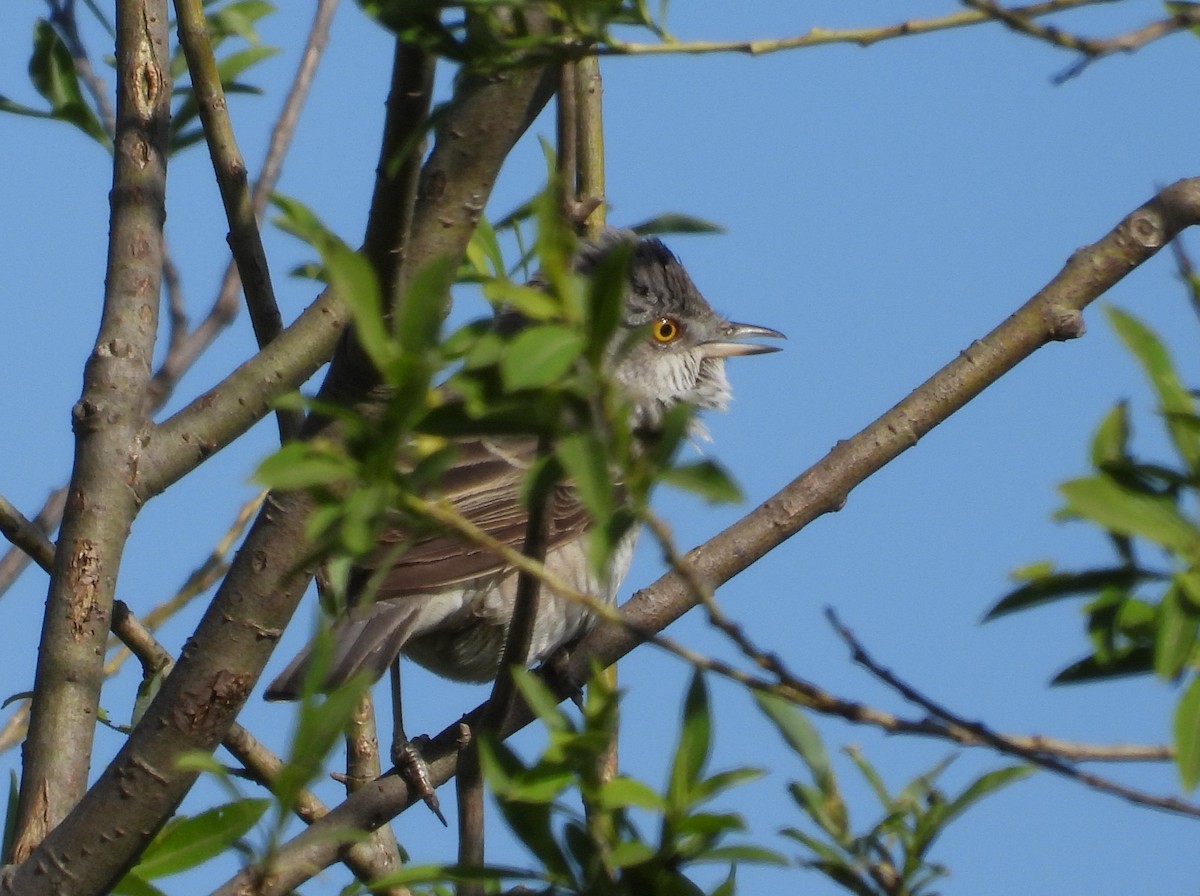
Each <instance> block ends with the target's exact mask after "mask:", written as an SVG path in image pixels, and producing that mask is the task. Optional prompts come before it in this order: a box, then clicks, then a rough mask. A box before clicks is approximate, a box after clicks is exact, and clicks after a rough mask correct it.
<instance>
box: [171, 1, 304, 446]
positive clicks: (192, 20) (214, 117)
mask: <svg viewBox="0 0 1200 896" xmlns="http://www.w3.org/2000/svg"><path fill="white" fill-rule="evenodd" d="M174 3H175V12H176V15H177V16H178V19H179V24H178V30H179V43H180V45H181V46H182V48H183V54H184V56H185V57H186V58H187V64H188V73H189V75H190V76H191V81H192V92H193V94H194V95H195V97H196V103H197V107H198V109H199V112H200V123H201V124H202V125H203V128H204V138H205V140H206V141H207V143H208V154H209V156H210V158H211V159H212V163H213V171H214V172H215V174H216V177H217V186H218V188H219V189H220V192H221V201H222V203H223V204H224V206H225V217H226V219H227V220H228V221H229V248H230V249H232V250H233V260H234V262H235V263H236V264H237V269H238V276H239V277H240V278H241V281H242V288H243V291H244V292H245V295H246V307H247V308H248V309H249V311H250V322H251V324H252V326H253V328H254V336H255V338H256V339H257V340H258V345H259V347H260V348H261V347H262V346H264V345H266V344H267V343H268V342H270V341H271V340H273V339H274V338H275V337H277V336H278V335H279V333H280V331H281V330H282V329H283V318H282V316H281V315H280V313H279V305H278V303H277V302H276V301H275V289H274V287H273V286H272V284H271V273H270V270H269V269H268V266H267V253H266V252H265V251H264V249H263V245H262V236H261V234H260V233H259V231H258V216H257V215H256V214H255V210H254V202H253V200H252V199H251V197H250V189H249V185H248V183H247V178H246V163H245V162H244V161H243V160H242V154H241V151H240V150H239V149H238V146H237V140H236V138H235V137H234V133H233V123H232V122H231V121H230V120H229V113H228V108H227V104H226V101H225V88H224V87H223V86H222V85H221V75H220V72H219V71H218V70H217V60H216V57H215V56H214V55H213V48H212V41H211V40H210V39H209V36H208V22H207V20H206V19H205V15H204V7H203V5H202V4H201V0H174ZM276 416H277V418H278V421H279V438H280V441H287V440H288V439H289V438H292V437H294V436H295V435H296V434H297V433H298V432H299V429H300V421H301V417H300V413H299V412H298V411H295V410H278V411H276Z"/></svg>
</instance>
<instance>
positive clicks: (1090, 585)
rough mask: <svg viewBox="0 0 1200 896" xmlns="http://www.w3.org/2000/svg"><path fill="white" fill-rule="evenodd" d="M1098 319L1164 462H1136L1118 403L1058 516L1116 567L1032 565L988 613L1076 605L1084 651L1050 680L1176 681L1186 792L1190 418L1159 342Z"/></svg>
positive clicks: (1198, 441)
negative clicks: (1083, 626) (1088, 532)
mask: <svg viewBox="0 0 1200 896" xmlns="http://www.w3.org/2000/svg"><path fill="white" fill-rule="evenodd" d="M1108 317H1109V320H1110V322H1111V323H1112V326H1113V328H1114V329H1115V330H1116V332H1117V334H1118V335H1119V336H1120V338H1121V341H1122V342H1123V343H1124V344H1125V346H1126V348H1127V349H1128V350H1129V351H1130V352H1131V353H1132V354H1133V355H1134V357H1135V358H1136V359H1137V361H1138V364H1139V366H1140V367H1141V369H1142V372H1143V374H1144V375H1145V377H1146V379H1147V381H1148V382H1149V384H1150V385H1151V387H1152V389H1153V391H1154V394H1155V396H1156V398H1157V402H1158V408H1157V411H1158V415H1159V417H1160V420H1161V422H1162V425H1163V427H1164V430H1165V434H1166V437H1167V443H1168V444H1169V445H1170V447H1171V450H1172V454H1173V456H1172V457H1171V458H1170V459H1168V460H1167V461H1165V462H1153V461H1146V460H1143V459H1141V458H1139V457H1138V456H1137V455H1135V454H1134V453H1133V451H1132V448H1131V444H1130V442H1131V425H1130V419H1129V416H1130V415H1129V408H1128V406H1127V404H1126V403H1124V402H1121V403H1118V404H1117V405H1116V406H1114V407H1113V409H1112V410H1111V411H1109V413H1108V414H1107V415H1106V416H1105V418H1104V419H1103V420H1102V421H1101V423H1100V425H1099V427H1098V428H1097V430H1096V433H1095V435H1094V436H1093V438H1092V444H1091V465H1092V469H1093V472H1092V475H1090V476H1087V477H1083V478H1079V479H1073V480H1070V481H1068V482H1065V483H1063V484H1062V485H1061V486H1060V487H1059V491H1060V492H1061V494H1062V496H1063V499H1064V505H1063V507H1062V509H1061V510H1060V511H1059V512H1058V516H1059V518H1060V519H1070V520H1082V521H1084V522H1087V523H1088V524H1090V525H1092V526H1095V527H1097V528H1099V529H1100V530H1101V531H1103V532H1104V534H1105V535H1106V537H1107V539H1108V541H1109V543H1110V544H1111V545H1112V548H1113V551H1114V553H1115V555H1116V556H1115V562H1113V563H1111V564H1108V565H1105V566H1100V567H1095V568H1091V569H1083V570H1075V571H1062V570H1058V569H1056V568H1055V566H1054V564H1053V563H1050V562H1040V563H1036V564H1032V565H1029V566H1026V567H1023V568H1022V569H1019V570H1017V571H1016V573H1015V576H1016V578H1017V579H1018V580H1019V581H1020V584H1019V585H1018V587H1017V588H1016V589H1014V590H1013V591H1012V592H1010V593H1009V594H1008V595H1006V596H1005V597H1004V598H1003V599H1002V600H1001V601H1000V602H999V603H997V604H996V606H994V607H993V608H992V610H991V611H990V613H989V614H988V618H995V617H997V616H1001V615H1004V614H1006V613H1012V612H1016V611H1018V610H1027V609H1030V608H1032V607H1036V606H1040V605H1042V604H1045V603H1047V602H1050V601H1056V600H1061V599H1064V598H1079V597H1083V598H1086V599H1087V600H1086V603H1085V604H1084V613H1085V614H1086V617H1087V633H1088V638H1089V640H1090V642H1091V652H1090V653H1089V654H1088V655H1086V656H1084V657H1082V658H1080V659H1079V660H1077V661H1075V662H1073V663H1071V664H1070V665H1069V666H1067V667H1066V668H1065V669H1063V670H1062V671H1061V672H1059V673H1058V675H1057V676H1056V677H1055V679H1054V681H1055V682H1056V683H1071V682H1085V681H1095V680H1099V679H1104V678H1109V677H1112V676H1117V675H1135V674H1147V673H1151V672H1153V673H1154V674H1156V675H1158V676H1159V677H1160V678H1162V679H1164V680H1167V681H1177V682H1185V683H1186V687H1185V690H1184V694H1183V697H1182V699H1181V700H1180V702H1179V704H1178V706H1177V709H1176V716H1175V746H1176V750H1177V756H1178V762H1179V770H1180V774H1181V777H1182V779H1183V782H1184V784H1185V786H1187V787H1189V788H1190V787H1194V786H1195V785H1196V784H1197V783H1198V782H1200V677H1198V676H1197V675H1196V667H1197V660H1200V523H1198V521H1197V516H1196V512H1197V497H1198V495H1200V415H1198V414H1197V407H1196V396H1195V393H1193V392H1192V391H1190V390H1188V389H1187V388H1186V387H1185V386H1184V384H1183V382H1182V379H1181V377H1180V376H1179V373H1178V371H1177V369H1176V367H1175V364H1174V362H1173V361H1172V359H1171V356H1170V353H1169V352H1168V350H1167V348H1166V346H1165V345H1164V344H1163V342H1162V340H1160V339H1159V337H1158V336H1157V335H1156V334H1155V333H1153V332H1152V331H1151V330H1150V329H1149V328H1148V327H1147V326H1146V325H1145V324H1144V323H1142V322H1141V321H1139V320H1138V319H1137V318H1135V317H1134V316H1132V315H1130V314H1128V313H1126V312H1124V311H1119V310H1117V309H1109V311H1108Z"/></svg>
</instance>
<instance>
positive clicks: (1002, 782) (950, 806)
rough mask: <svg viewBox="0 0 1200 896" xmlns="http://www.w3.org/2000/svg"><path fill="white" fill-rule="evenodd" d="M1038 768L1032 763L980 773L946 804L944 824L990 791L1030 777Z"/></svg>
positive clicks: (943, 817) (992, 791)
mask: <svg viewBox="0 0 1200 896" xmlns="http://www.w3.org/2000/svg"><path fill="white" fill-rule="evenodd" d="M1036 771H1037V769H1036V768H1035V767H1033V766H1031V765H1010V766H1006V767H1005V768H998V769H995V770H994V771H990V772H987V773H985V774H982V775H980V776H979V777H978V778H976V779H975V780H974V781H972V782H971V783H970V785H968V786H967V788H966V789H965V790H963V792H962V793H960V794H959V795H958V796H957V797H955V798H954V799H953V800H951V801H950V802H949V803H947V804H946V809H945V813H944V815H943V816H942V826H943V827H944V826H945V824H946V823H947V822H949V821H950V820H951V819H952V818H955V817H957V816H959V815H961V814H962V813H963V812H965V811H966V810H967V809H969V808H970V807H971V806H973V805H975V803H977V802H979V801H980V800H981V799H983V798H984V797H985V796H987V795H988V794H990V793H994V792H996V791H997V790H999V789H1000V788H1001V787H1007V786H1008V785H1009V784H1013V783H1015V782H1017V781H1020V780H1023V779H1025V778H1028V777H1029V776H1030V775H1032V774H1033V773H1034V772H1036Z"/></svg>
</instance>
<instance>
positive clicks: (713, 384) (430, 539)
mask: <svg viewBox="0 0 1200 896" xmlns="http://www.w3.org/2000/svg"><path fill="white" fill-rule="evenodd" d="M620 246H624V247H625V250H626V251H628V252H629V261H628V277H627V281H626V284H625V294H624V305H623V310H622V316H621V320H620V326H619V327H618V328H617V330H618V333H617V335H616V336H615V337H614V345H613V350H612V351H610V352H609V353H608V355H609V357H611V359H612V361H611V364H612V367H611V371H610V372H611V377H612V380H613V382H614V383H615V384H616V386H617V388H618V389H619V390H620V391H621V393H622V394H623V397H624V398H625V399H626V401H627V403H628V406H629V407H630V408H631V414H632V415H633V420H632V424H633V429H634V431H636V432H641V433H652V432H654V430H655V427H656V426H658V425H660V424H661V423H662V421H663V419H664V416H665V414H666V413H667V412H668V411H669V410H670V409H671V408H672V407H674V406H676V405H678V404H680V403H687V404H690V405H693V406H694V407H695V408H697V409H700V410H724V409H725V408H726V406H727V405H728V404H729V401H730V398H731V390H730V385H729V380H728V379H727V377H726V374H725V359H726V358H730V357H734V356H743V355H757V354H765V353H767V352H773V351H776V350H777V347H775V346H771V345H763V344H760V343H754V342H748V341H746V340H748V339H756V338H783V334H782V333H780V332H778V331H776V330H773V329H771V328H769V327H762V326H757V325H754V324H744V323H734V322H732V321H729V320H726V319H725V318H724V317H722V316H720V315H719V314H717V313H716V312H715V311H714V310H713V309H712V307H711V306H710V305H709V303H708V302H707V301H706V300H705V298H704V297H703V295H701V293H700V290H699V289H698V288H697V287H696V285H695V283H694V282H693V281H692V278H691V277H690V276H689V275H688V273H687V271H686V270H685V269H684V267H683V265H682V264H681V263H680V261H679V259H678V258H677V257H676V256H675V255H674V254H673V253H672V252H671V251H670V250H669V249H668V248H667V247H666V246H665V245H664V244H663V243H662V242H661V241H660V240H658V239H656V238H653V237H639V236H638V235H637V234H635V233H634V232H633V231H630V230H617V229H608V230H605V231H603V232H602V234H601V235H600V236H599V237H598V238H597V239H595V240H593V241H590V242H582V243H581V246H580V248H579V250H578V252H577V254H576V257H575V260H574V268H575V270H576V271H577V272H579V273H580V274H582V275H587V274H589V273H591V272H592V271H593V270H594V269H595V268H596V266H597V265H598V264H599V263H600V262H601V260H603V259H604V258H605V257H606V256H608V254H609V253H611V252H613V251H614V250H616V249H617V247H620ZM534 282H535V283H537V278H535V280H534ZM504 316H505V315H504V312H502V313H501V317H504ZM512 319H513V318H512V316H511V315H509V326H510V328H511V321H512ZM618 343H619V344H620V349H619V350H618V349H617V345H618ZM455 448H456V453H455V457H454V460H453V462H452V463H451V465H450V467H449V468H448V469H447V471H446V472H445V473H444V475H443V478H442V479H441V481H440V484H439V490H438V496H439V497H442V498H445V499H446V500H448V501H449V503H450V504H451V505H452V506H453V507H454V509H455V510H456V511H457V512H458V513H460V514H461V515H463V516H465V517H466V518H467V519H468V520H470V521H471V522H473V523H474V524H475V525H476V526H478V527H479V528H480V529H482V530H483V532H485V533H486V534H487V535H488V536H490V537H491V538H493V539H495V540H497V541H499V542H501V543H504V544H507V545H509V546H510V547H512V548H514V549H516V550H518V551H519V550H521V547H522V544H523V542H524V538H525V534H526V528H527V525H526V524H527V521H528V511H527V509H526V507H525V506H524V505H523V504H522V502H521V500H520V495H519V492H520V486H521V483H522V480H523V478H524V476H525V474H526V471H527V470H528V469H529V467H530V465H531V464H532V463H534V461H535V460H536V457H537V451H538V447H537V439H536V437H533V436H494V437H493V436H489V437H475V438H462V439H460V440H459V441H458V442H457V443H456V445H455ZM547 515H548V517H549V523H548V532H547V537H546V540H545V545H546V547H545V560H544V563H545V565H546V568H547V570H548V571H549V572H551V573H553V574H555V576H557V577H558V578H559V579H562V580H564V581H565V582H566V584H567V585H568V586H569V587H571V588H573V589H575V590H576V591H580V592H583V593H587V594H591V595H593V596H594V597H596V598H597V599H599V600H601V601H603V602H605V603H607V604H613V603H615V600H616V594H617V589H618V588H619V587H620V584H621V581H622V579H623V578H624V577H625V574H626V573H627V572H628V569H629V563H630V559H631V555H632V552H633V546H634V539H635V538H636V532H635V531H631V532H630V533H628V534H626V535H625V536H623V537H622V538H621V540H620V541H619V543H618V544H617V546H616V547H615V549H614V550H613V552H612V555H611V558H610V559H609V561H608V563H607V566H606V567H605V568H604V569H603V570H601V571H599V572H597V571H595V570H594V569H593V564H592V563H590V562H589V558H588V539H587V537H586V536H587V533H588V529H589V527H590V526H591V525H592V520H591V518H590V516H589V514H588V512H587V510H586V509H585V508H584V506H583V503H582V502H581V501H580V499H579V498H578V497H577V495H576V493H575V491H574V490H573V489H572V487H571V485H570V483H569V482H568V483H564V484H562V485H560V486H559V487H557V488H556V489H555V491H554V493H553V495H552V496H551V497H550V498H549V499H548V512H547ZM517 578H518V574H517V570H516V569H515V568H514V567H513V566H511V565H510V564H509V563H508V562H507V561H506V560H505V559H504V558H503V557H501V556H500V555H498V554H496V553H493V552H492V551H490V550H488V549H487V548H486V547H483V546H481V545H479V544H476V543H473V542H470V541H468V540H466V539H464V538H462V537H461V536H458V535H455V534H454V533H450V532H435V533H432V534H430V533H428V532H421V533H413V532H409V531H407V530H405V529H404V528H403V527H399V526H397V527H395V528H392V529H388V530H387V531H385V532H384V533H383V534H382V535H381V537H380V539H379V542H378V544H377V546H376V547H375V549H374V550H372V551H371V552H370V553H368V555H367V556H366V557H364V558H361V559H360V560H358V561H357V565H356V567H355V568H354V570H353V572H352V574H351V576H350V579H349V583H350V584H349V589H348V590H349V593H350V598H351V600H350V603H351V606H350V608H349V609H348V610H347V611H346V612H345V613H344V614H343V615H341V616H340V617H339V618H337V619H336V620H335V621H334V622H333V624H332V629H331V631H330V633H329V636H328V637H329V643H330V644H331V645H332V646H331V648H330V649H329V650H328V651H327V652H326V653H324V654H323V660H324V665H323V668H324V678H323V679H322V680H321V681H320V683H319V684H320V690H322V691H327V690H331V689H333V688H335V687H338V686H339V685H341V684H343V683H345V682H347V681H349V680H350V679H351V678H352V677H354V676H356V675H360V674H361V675H363V676H364V677H365V678H366V679H368V680H371V681H374V680H376V679H378V678H379V677H380V676H381V675H382V674H383V673H384V672H385V671H386V670H387V668H388V667H389V666H390V665H391V663H392V662H393V661H394V660H395V659H396V658H397V656H398V655H399V654H403V655H404V656H407V657H408V658H410V659H412V660H414V661H415V662H417V663H418V664H419V665H421V666H424V667H425V668H427V669H429V670H431V671H432V672H434V673H436V674H437V675H440V676H442V677H445V678H449V679H453V680H458V681H471V682H486V681H490V680H494V679H495V678H496V676H497V674H498V673H499V669H500V663H501V658H502V655H503V650H504V644H505V639H506V635H507V630H508V627H509V623H510V622H511V620H512V616H513V609H514V604H515V600H516V590H517ZM369 580H372V581H373V582H374V583H376V587H375V588H374V594H373V597H372V599H371V600H370V601H368V602H361V603H359V604H358V605H354V597H355V591H356V590H361V589H364V588H365V583H366V582H367V581H369ZM593 623H594V618H593V614H592V613H591V612H590V611H589V610H587V609H586V608H585V607H583V606H581V605H580V604H579V603H578V602H575V601H572V600H570V599H569V598H567V597H564V596H561V595H558V594H556V593H554V592H553V591H551V590H550V589H549V588H542V590H541V593H540V595H539V599H538V608H537V612H536V615H535V619H534V625H533V637H532V641H531V643H530V647H529V652H528V655H527V656H525V657H522V658H520V662H522V663H524V665H525V666H526V667H531V666H534V665H536V664H538V663H540V662H543V661H545V660H547V659H548V658H550V657H551V656H553V655H554V654H555V653H556V652H557V651H558V650H559V649H560V648H563V647H564V646H567V645H569V644H570V643H572V642H574V641H575V640H577V639H578V638H580V637H581V636H582V635H583V634H585V633H586V632H587V631H588V629H589V628H590V627H591V626H592V624H593ZM315 643H316V642H315V641H314V642H313V643H311V644H309V646H308V647H306V648H305V649H304V650H303V651H301V653H300V654H299V655H298V656H296V658H295V659H293V660H292V661H291V662H290V663H289V664H288V665H287V667H286V668H285V669H284V670H283V671H282V672H281V673H280V674H279V675H278V676H277V677H276V678H275V679H274V681H272V682H271V684H270V685H269V686H268V687H267V689H266V693H265V697H266V699H268V700H295V699H298V698H299V697H301V696H302V694H303V693H304V688H305V683H306V680H307V677H308V676H309V666H310V664H311V663H312V662H313V661H314V660H313V658H314V653H315V651H316V648H315V646H314V645H315Z"/></svg>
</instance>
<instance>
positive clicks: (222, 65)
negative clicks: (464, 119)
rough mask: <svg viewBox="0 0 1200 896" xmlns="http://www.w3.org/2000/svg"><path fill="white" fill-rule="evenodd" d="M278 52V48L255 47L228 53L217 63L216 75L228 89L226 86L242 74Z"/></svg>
mask: <svg viewBox="0 0 1200 896" xmlns="http://www.w3.org/2000/svg"><path fill="white" fill-rule="evenodd" d="M278 52H279V48H278V47H264V46H256V47H246V49H244V50H238V51H237V52H236V53H230V54H229V55H228V56H226V57H225V58H224V59H222V60H220V61H219V62H218V63H217V74H218V75H219V76H220V78H221V84H222V85H226V89H228V86H227V85H229V83H230V82H231V81H233V80H234V79H235V78H236V77H237V76H238V75H240V74H241V73H242V72H244V71H246V70H247V69H248V68H251V67H252V66H255V65H258V63H260V62H262V61H263V60H264V59H270V58H271V57H272V56H274V55H275V54H276V53H278Z"/></svg>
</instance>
